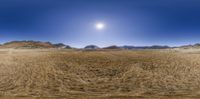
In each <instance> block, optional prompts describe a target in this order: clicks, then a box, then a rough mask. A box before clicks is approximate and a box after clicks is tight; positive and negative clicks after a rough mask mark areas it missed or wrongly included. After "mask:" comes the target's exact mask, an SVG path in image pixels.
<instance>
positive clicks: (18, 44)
mask: <svg viewBox="0 0 200 99" xmlns="http://www.w3.org/2000/svg"><path fill="white" fill-rule="evenodd" d="M0 48H16V49H20V48H29V49H34V48H59V49H72V47H71V46H69V45H65V44H63V43H57V44H53V43H51V42H41V41H30V40H29V41H11V42H7V43H4V44H0ZM169 48H184V49H187V48H200V44H199V43H196V44H194V45H184V46H179V47H169V46H161V45H153V46H129V45H124V46H117V45H112V46H108V47H103V48H100V47H98V46H96V45H88V46H86V47H84V48H83V49H89V50H95V49H129V50H131V49H169Z"/></svg>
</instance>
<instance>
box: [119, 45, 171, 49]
mask: <svg viewBox="0 0 200 99" xmlns="http://www.w3.org/2000/svg"><path fill="white" fill-rule="evenodd" d="M121 48H122V49H167V48H170V47H169V46H160V45H154V46H127V45H125V46H122V47H121Z"/></svg>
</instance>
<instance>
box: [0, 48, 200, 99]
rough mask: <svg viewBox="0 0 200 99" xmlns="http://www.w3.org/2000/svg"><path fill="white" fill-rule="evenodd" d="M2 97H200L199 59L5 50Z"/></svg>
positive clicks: (171, 54)
mask: <svg viewBox="0 0 200 99" xmlns="http://www.w3.org/2000/svg"><path fill="white" fill-rule="evenodd" d="M0 57H1V58H0V95H2V96H41V97H55V96H63V97H77V96H80V97H104V98H105V97H107V98H109V97H110V98H113V97H115V98H117V97H121V98H123V97H135V96H163V95H179V96H182V95H183V96H184V95H186V96H187V95H198V94H199V87H200V79H199V76H200V61H199V60H200V54H198V53H195V54H194V53H193V54H191V53H183V52H176V51H169V50H156V51H155V50H138V51H129V50H115V51H113V50H99V51H74V50H64V49H61V50H56V49H34V50H33V49H29V50H28V49H26V50H25V49H1V50H0Z"/></svg>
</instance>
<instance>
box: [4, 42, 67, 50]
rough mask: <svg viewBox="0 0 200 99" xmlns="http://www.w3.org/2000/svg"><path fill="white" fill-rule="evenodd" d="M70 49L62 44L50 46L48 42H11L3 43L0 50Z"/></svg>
mask: <svg viewBox="0 0 200 99" xmlns="http://www.w3.org/2000/svg"><path fill="white" fill-rule="evenodd" d="M66 47H67V48H70V47H69V46H67V45H64V44H62V43H58V44H52V43H50V42H41V41H11V42H7V43H4V44H3V45H1V46H0V48H30V49H33V48H66Z"/></svg>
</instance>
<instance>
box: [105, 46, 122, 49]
mask: <svg viewBox="0 0 200 99" xmlns="http://www.w3.org/2000/svg"><path fill="white" fill-rule="evenodd" d="M103 49H121V47H118V46H116V45H112V46H108V47H104V48H103Z"/></svg>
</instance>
